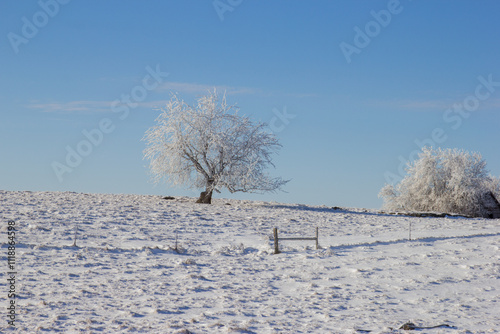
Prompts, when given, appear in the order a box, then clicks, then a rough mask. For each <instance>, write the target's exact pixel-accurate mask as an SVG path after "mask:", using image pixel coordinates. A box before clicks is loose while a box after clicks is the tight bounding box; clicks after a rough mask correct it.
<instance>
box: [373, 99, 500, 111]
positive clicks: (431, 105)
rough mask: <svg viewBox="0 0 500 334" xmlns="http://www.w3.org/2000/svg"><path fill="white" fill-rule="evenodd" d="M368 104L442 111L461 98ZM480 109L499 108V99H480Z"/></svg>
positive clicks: (460, 102) (374, 102) (457, 102)
mask: <svg viewBox="0 0 500 334" xmlns="http://www.w3.org/2000/svg"><path fill="white" fill-rule="evenodd" d="M368 103H369V104H370V105H376V106H379V107H385V108H388V109H392V110H394V109H396V110H410V111H422V112H432V111H438V112H440V111H444V110H446V109H448V108H452V107H453V105H455V104H462V103H463V99H457V100H453V99H442V100H387V101H370V102H368ZM480 103H481V104H480V107H479V108H480V109H491V108H500V99H488V100H485V101H480Z"/></svg>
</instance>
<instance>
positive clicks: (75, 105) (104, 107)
mask: <svg viewBox="0 0 500 334" xmlns="http://www.w3.org/2000/svg"><path fill="white" fill-rule="evenodd" d="M113 102H114V101H70V102H51V103H31V104H29V105H28V106H27V107H28V108H31V109H38V110H40V111H41V112H46V113H59V114H69V113H97V112H111V111H112V110H111V106H112V104H113ZM167 102H168V100H155V101H144V102H136V103H137V107H136V108H147V109H155V108H158V107H162V106H164V105H165V104H167Z"/></svg>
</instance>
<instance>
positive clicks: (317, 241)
mask: <svg viewBox="0 0 500 334" xmlns="http://www.w3.org/2000/svg"><path fill="white" fill-rule="evenodd" d="M316 249H319V233H318V227H317V226H316Z"/></svg>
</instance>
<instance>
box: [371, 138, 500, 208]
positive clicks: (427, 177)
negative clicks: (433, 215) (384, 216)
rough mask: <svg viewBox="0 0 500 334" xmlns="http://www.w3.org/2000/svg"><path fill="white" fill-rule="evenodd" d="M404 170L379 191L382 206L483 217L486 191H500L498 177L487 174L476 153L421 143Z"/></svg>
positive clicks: (495, 194)
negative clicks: (394, 183)
mask: <svg viewBox="0 0 500 334" xmlns="http://www.w3.org/2000/svg"><path fill="white" fill-rule="evenodd" d="M406 171H407V175H406V176H405V178H404V179H403V180H402V181H401V182H400V183H399V184H397V185H395V186H393V185H386V186H385V187H383V188H382V190H381V191H380V193H379V197H382V198H383V199H384V202H385V203H384V208H385V209H387V210H393V211H438V212H447V213H459V214H463V215H468V216H477V217H482V216H486V215H487V212H485V206H484V200H485V195H486V194H489V192H491V193H492V194H493V195H494V196H496V197H497V198H498V197H499V195H500V180H499V179H498V178H495V177H492V176H490V175H488V171H487V169H486V162H485V161H484V160H483V158H482V156H481V154H479V153H470V152H466V151H463V150H458V149H444V150H443V149H440V148H438V149H433V148H429V147H424V148H423V149H422V152H421V153H420V154H419V158H418V159H417V160H415V161H414V162H412V163H409V164H408V165H407V169H406Z"/></svg>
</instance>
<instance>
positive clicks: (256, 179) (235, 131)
mask: <svg viewBox="0 0 500 334" xmlns="http://www.w3.org/2000/svg"><path fill="white" fill-rule="evenodd" d="M161 111H162V113H161V114H160V116H158V118H157V119H156V122H157V125H156V126H154V127H152V128H150V129H149V130H148V131H147V132H146V135H145V137H144V140H145V141H146V143H147V147H146V149H145V150H144V158H145V159H148V160H149V162H150V170H151V174H152V176H153V180H154V181H155V182H157V183H158V182H159V181H161V180H163V179H165V180H166V181H169V182H170V183H172V184H174V185H180V184H189V185H190V186H191V187H193V188H204V189H205V191H204V192H202V193H201V195H200V198H199V200H198V202H201V203H211V199H212V193H213V191H214V190H215V191H220V189H222V188H226V189H227V190H229V191H230V192H231V193H234V192H237V191H242V192H273V191H276V190H279V189H281V187H282V186H283V185H285V184H286V183H287V182H288V181H286V180H283V179H282V178H279V177H278V178H272V177H270V176H269V175H267V174H266V173H265V169H266V168H267V167H268V166H274V165H273V163H272V161H271V155H272V154H273V153H276V152H277V151H278V149H279V148H280V147H281V145H280V144H279V142H278V139H277V138H276V137H275V136H274V135H273V134H272V133H270V132H269V131H266V125H265V124H264V123H257V124H254V123H252V122H251V121H250V119H249V118H248V117H245V116H240V115H238V114H237V108H236V107H235V106H232V105H228V104H227V103H226V97H225V96H223V97H222V98H219V96H218V95H217V92H216V91H215V90H214V91H213V92H211V93H210V94H208V95H207V96H203V97H201V98H200V99H198V104H197V105H196V106H190V105H188V104H187V103H185V102H184V101H183V100H181V99H179V98H178V97H177V96H176V95H173V96H172V98H171V99H170V101H169V102H168V103H167V105H166V106H165V107H164V108H162V109H161Z"/></svg>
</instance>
